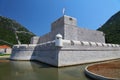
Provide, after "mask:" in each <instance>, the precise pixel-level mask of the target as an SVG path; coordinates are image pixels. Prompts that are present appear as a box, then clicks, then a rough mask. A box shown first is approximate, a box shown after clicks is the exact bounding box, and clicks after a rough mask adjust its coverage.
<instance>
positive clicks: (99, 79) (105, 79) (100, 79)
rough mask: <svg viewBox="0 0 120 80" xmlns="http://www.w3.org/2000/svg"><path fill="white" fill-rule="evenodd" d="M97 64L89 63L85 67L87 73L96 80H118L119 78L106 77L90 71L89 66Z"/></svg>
mask: <svg viewBox="0 0 120 80" xmlns="http://www.w3.org/2000/svg"><path fill="white" fill-rule="evenodd" d="M93 65H95V64H92V65H89V66H87V67H86V68H85V74H86V75H87V76H89V77H91V78H93V79H96V80H118V79H117V78H111V77H105V76H102V75H98V74H95V73H93V72H90V71H89V70H88V67H90V66H93Z"/></svg>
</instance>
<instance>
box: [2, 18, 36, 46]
mask: <svg viewBox="0 0 120 80" xmlns="http://www.w3.org/2000/svg"><path fill="white" fill-rule="evenodd" d="M15 30H16V31H25V32H28V33H17V35H18V37H19V40H20V42H21V43H22V44H29V42H30V38H31V37H33V36H34V34H33V33H31V32H30V31H29V30H27V29H26V28H25V27H23V26H22V25H20V24H19V23H17V22H16V21H15V20H11V19H9V18H6V17H3V16H0V45H3V44H7V45H10V46H12V45H11V44H18V43H17V40H16V37H15ZM29 33H31V34H29ZM1 40H4V41H6V42H8V43H10V44H8V43H6V42H4V41H1Z"/></svg>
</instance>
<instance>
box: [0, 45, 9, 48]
mask: <svg viewBox="0 0 120 80" xmlns="http://www.w3.org/2000/svg"><path fill="white" fill-rule="evenodd" d="M5 48H11V47H10V46H7V45H1V46H0V49H5Z"/></svg>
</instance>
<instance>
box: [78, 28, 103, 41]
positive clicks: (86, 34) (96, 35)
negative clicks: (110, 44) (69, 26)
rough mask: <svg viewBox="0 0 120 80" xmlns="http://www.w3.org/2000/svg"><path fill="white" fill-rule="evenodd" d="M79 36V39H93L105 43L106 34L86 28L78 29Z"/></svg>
mask: <svg viewBox="0 0 120 80" xmlns="http://www.w3.org/2000/svg"><path fill="white" fill-rule="evenodd" d="M77 35H79V36H77V38H78V40H79V41H92V42H100V43H105V38H104V37H105V36H104V34H103V32H100V31H94V30H88V29H84V28H78V29H77Z"/></svg>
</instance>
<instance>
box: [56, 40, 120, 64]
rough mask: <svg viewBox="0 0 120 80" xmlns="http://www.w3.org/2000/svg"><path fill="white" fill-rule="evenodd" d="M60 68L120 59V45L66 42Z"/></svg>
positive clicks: (60, 59)
mask: <svg viewBox="0 0 120 80" xmlns="http://www.w3.org/2000/svg"><path fill="white" fill-rule="evenodd" d="M63 45H64V46H63V47H62V48H61V50H60V52H59V64H58V66H70V65H77V64H83V63H90V62H98V61H105V60H111V59H118V58H120V45H118V44H105V43H95V42H85V41H70V40H64V41H63Z"/></svg>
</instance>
